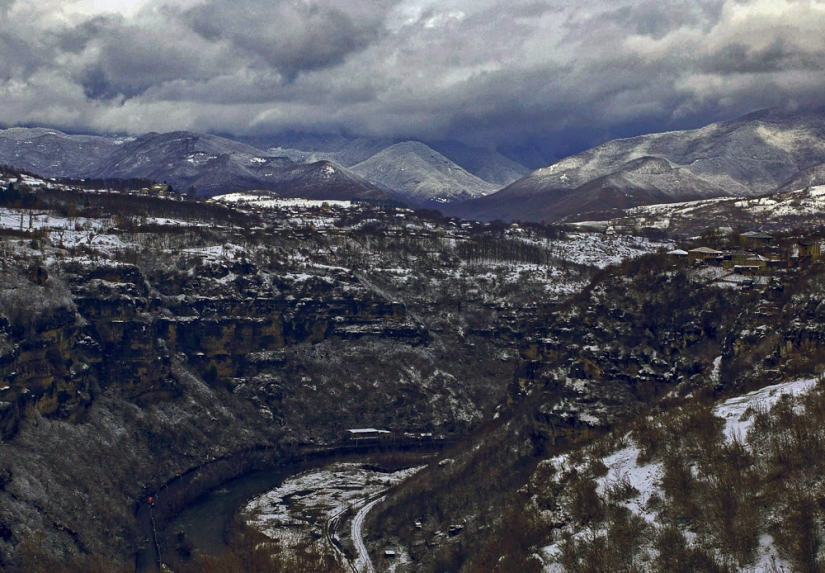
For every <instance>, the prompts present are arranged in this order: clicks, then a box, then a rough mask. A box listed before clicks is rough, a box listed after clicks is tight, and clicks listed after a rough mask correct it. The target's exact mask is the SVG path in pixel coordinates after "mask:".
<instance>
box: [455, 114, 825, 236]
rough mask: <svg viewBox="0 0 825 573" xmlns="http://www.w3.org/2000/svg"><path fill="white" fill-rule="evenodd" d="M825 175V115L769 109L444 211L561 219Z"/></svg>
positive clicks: (641, 141)
mask: <svg viewBox="0 0 825 573" xmlns="http://www.w3.org/2000/svg"><path fill="white" fill-rule="evenodd" d="M824 177H825V113H823V111H821V110H820V111H811V112H799V113H793V114H786V113H781V112H778V111H774V110H763V111H759V112H755V113H752V114H749V115H746V116H743V117H740V118H738V119H735V120H733V121H727V122H721V123H714V124H711V125H708V126H706V127H703V128H701V129H695V130H685V131H673V132H666V133H656V134H650V135H642V136H638V137H633V138H629V139H618V140H614V141H610V142H608V143H605V144H603V145H599V146H597V147H594V148H592V149H589V150H587V151H584V152H582V153H579V154H577V155H573V156H570V157H567V158H565V159H562V160H561V161H558V162H556V163H554V164H552V165H549V166H547V167H545V168H542V169H538V170H536V171H534V172H532V173H530V174H529V175H526V176H525V177H522V178H521V179H519V180H517V181H515V182H514V183H512V184H510V185H509V186H507V187H505V188H504V189H502V190H501V191H499V192H497V193H495V194H493V195H490V196H487V197H482V198H478V199H473V200H471V201H467V202H462V203H461V204H457V205H453V206H449V207H447V208H446V209H445V210H446V211H447V212H449V213H451V214H455V215H460V216H462V217H465V218H470V219H482V220H483V219H486V220H490V219H497V218H499V219H505V220H514V219H517V220H518V219H520V220H531V221H541V220H545V221H554V220H558V219H560V218H562V217H565V216H568V215H573V214H583V213H592V214H594V215H598V214H599V213H602V214H607V213H610V212H612V210H614V209H625V208H630V207H635V206H638V205H647V204H654V203H666V202H674V201H690V200H697V199H704V198H709V197H726V196H753V195H761V194H765V193H768V192H772V191H777V190H780V189H783V190H792V189H799V188H801V187H805V186H808V185H815V184H820V183H822V182H823V181H825V179H824Z"/></svg>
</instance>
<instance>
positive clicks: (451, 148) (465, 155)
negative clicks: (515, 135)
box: [428, 141, 530, 187]
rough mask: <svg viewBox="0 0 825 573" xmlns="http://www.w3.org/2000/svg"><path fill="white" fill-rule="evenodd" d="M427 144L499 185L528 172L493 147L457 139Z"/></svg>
mask: <svg viewBox="0 0 825 573" xmlns="http://www.w3.org/2000/svg"><path fill="white" fill-rule="evenodd" d="M428 145H429V147H431V148H433V149H435V150H436V151H437V152H438V153H440V154H441V155H443V156H444V157H446V158H447V159H449V160H450V161H453V162H455V163H457V164H458V165H459V166H460V167H463V168H464V169H465V170H467V171H469V172H470V173H472V174H473V175H475V176H476V177H479V178H481V179H484V180H485V181H487V182H489V183H495V184H496V185H498V186H499V187H504V186H506V185H509V184H510V183H512V182H513V181H516V180H518V179H521V178H522V177H524V176H525V175H527V174H528V173H530V169H529V168H527V167H525V166H524V165H522V164H521V163H516V162H515V161H513V160H512V159H510V158H509V157H505V156H504V155H502V154H501V153H499V152H498V151H495V150H493V149H483V148H480V147H471V146H469V145H465V144H463V143H460V142H458V141H438V142H434V143H429V144H428Z"/></svg>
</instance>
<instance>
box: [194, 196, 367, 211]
mask: <svg viewBox="0 0 825 573" xmlns="http://www.w3.org/2000/svg"><path fill="white" fill-rule="evenodd" d="M209 201H211V202H215V203H224V204H236V205H247V206H250V207H258V208H261V209H288V208H290V207H295V208H297V209H311V208H320V207H324V206H327V207H340V208H342V209H349V208H350V207H352V201H332V200H324V201H319V200H313V199H290V198H278V197H273V196H272V195H271V194H254V193H227V194H226V195H216V196H215V197H212V198H211V199H209Z"/></svg>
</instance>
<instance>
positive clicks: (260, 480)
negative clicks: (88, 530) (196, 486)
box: [136, 441, 447, 573]
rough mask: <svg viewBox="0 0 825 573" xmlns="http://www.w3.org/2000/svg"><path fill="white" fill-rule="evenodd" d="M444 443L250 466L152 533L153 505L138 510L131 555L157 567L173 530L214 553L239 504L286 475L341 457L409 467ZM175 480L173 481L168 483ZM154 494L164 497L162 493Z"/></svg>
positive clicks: (145, 568) (148, 568)
mask: <svg viewBox="0 0 825 573" xmlns="http://www.w3.org/2000/svg"><path fill="white" fill-rule="evenodd" d="M445 445H447V444H446V441H445V442H440V441H433V442H429V443H422V444H417V445H414V446H410V445H405V446H400V447H391V448H386V447H382V448H359V449H357V450H353V449H352V448H342V449H339V450H333V451H330V452H315V453H313V454H312V455H309V456H305V457H302V458H299V459H296V458H293V459H292V460H290V461H287V462H284V463H282V464H280V465H277V466H276V467H274V468H271V469H266V470H262V471H252V472H249V473H246V474H245V475H242V476H240V477H237V478H235V479H231V480H229V481H226V482H224V483H222V484H220V485H219V486H217V487H215V488H213V489H211V490H210V491H209V492H208V493H206V494H205V495H202V496H200V497H198V498H197V499H196V500H195V501H193V502H191V503H188V504H187V505H186V506H185V508H184V509H183V510H182V511H180V512H178V513H177V514H176V515H174V516H173V517H171V519H167V520H166V522H165V523H160V519H158V523H157V529H158V530H159V533H158V535H157V536H155V532H154V527H153V523H152V511H153V510H152V509H151V508H149V507H148V506H147V505H143V506H142V507H141V508H140V510H139V511H138V513H137V518H138V520H139V522H140V523H141V524H142V529H143V531H144V532H145V538H146V539H145V540H142V541H143V543H142V547H141V549H140V550H139V551H138V553H137V555H136V571H138V572H139V573H144V572H154V571H157V570H158V562H159V559H158V555H157V551H156V548H158V549H159V550H160V555H161V559H162V558H163V555H164V554H165V553H166V552H167V551H173V548H172V547H169V546H168V545H169V542H168V541H165V540H168V539H171V538H172V537H173V535H174V534H177V533H178V532H182V533H183V537H184V538H185V539H186V540H187V541H188V542H189V543H190V544H191V546H192V548H193V549H194V550H195V551H203V552H207V553H217V552H219V551H220V550H222V549H223V548H225V547H226V533H227V532H228V531H229V529H230V527H231V525H232V523H233V521H234V519H235V516H236V514H237V513H238V511H239V509H240V508H241V507H242V506H243V505H244V504H245V503H246V502H247V501H249V500H250V499H252V498H254V497H256V496H259V495H261V494H263V493H266V492H268V491H270V490H272V489H274V488H276V487H278V486H279V485H280V484H281V483H283V482H284V481H285V480H286V479H288V478H289V477H290V476H294V475H296V474H299V473H301V472H305V471H307V470H310V469H315V468H322V467H325V466H328V465H331V464H335V463H342V462H348V463H362V464H372V465H377V466H391V467H395V468H400V467H403V466H407V467H409V466H412V465H416V464H420V463H421V460H422V458H424V457H426V456H431V455H432V454H433V453H435V452H438V451H441V450H442V449H443V448H444V446H445ZM174 483H175V482H172V483H171V484H170V486H169V488H172V487H173V485H174ZM158 498H159V499H162V498H163V492H161V494H160V495H158ZM156 511H157V510H156ZM170 534H172V535H170ZM156 542H157V544H156Z"/></svg>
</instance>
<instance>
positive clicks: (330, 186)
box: [95, 131, 386, 199]
mask: <svg viewBox="0 0 825 573" xmlns="http://www.w3.org/2000/svg"><path fill="white" fill-rule="evenodd" d="M95 175H96V176H98V177H103V176H106V177H119V178H129V177H144V178H149V179H155V180H158V181H167V182H169V183H171V184H173V185H174V186H175V187H181V188H188V187H189V186H190V185H192V186H194V187H195V189H196V191H197V192H198V193H199V194H203V195H214V194H216V193H222V192H228V191H237V190H242V189H266V190H270V191H276V192H278V193H279V194H281V195H283V196H289V197H292V196H306V197H311V198H315V199H350V198H352V197H371V198H386V194H385V193H383V192H380V191H378V190H377V189H375V188H374V186H373V185H370V184H369V183H368V182H366V181H364V180H362V179H361V178H359V177H358V176H356V175H354V174H352V173H349V172H348V171H347V170H346V169H344V168H342V167H340V166H338V165H334V164H331V163H328V162H314V163H310V164H302V163H295V162H294V161H292V160H290V159H287V158H284V157H271V156H267V155H266V154H262V153H261V152H260V150H258V149H255V148H254V147H251V146H248V145H245V144H243V143H238V142H236V141H232V140H229V139H225V138H222V137H217V136H214V135H205V134H200V133H191V132H183V131H181V132H174V133H166V134H160V135H159V134H147V135H144V136H142V137H140V138H138V139H136V140H135V141H133V142H130V143H127V144H125V145H123V146H122V147H121V148H119V149H117V150H116V151H115V152H114V153H112V155H111V156H110V157H109V158H108V159H107V160H106V161H105V162H104V163H103V164H102V165H101V166H100V167H99V168H98V170H97V171H96V172H95Z"/></svg>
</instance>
